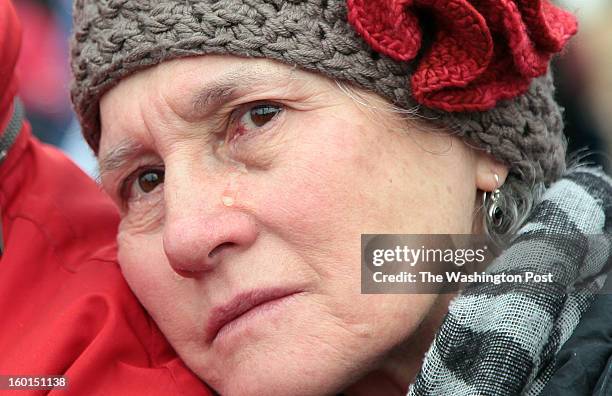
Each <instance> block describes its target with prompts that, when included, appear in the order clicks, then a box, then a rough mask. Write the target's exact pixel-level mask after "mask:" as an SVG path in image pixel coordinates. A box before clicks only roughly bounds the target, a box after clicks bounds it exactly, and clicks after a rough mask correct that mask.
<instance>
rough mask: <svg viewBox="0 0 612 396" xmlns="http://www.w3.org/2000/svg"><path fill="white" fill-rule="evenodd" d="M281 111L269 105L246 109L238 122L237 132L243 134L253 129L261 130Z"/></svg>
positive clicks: (279, 108) (275, 106)
mask: <svg viewBox="0 0 612 396" xmlns="http://www.w3.org/2000/svg"><path fill="white" fill-rule="evenodd" d="M282 111H283V109H282V107H280V106H278V105H274V104H269V103H266V104H260V105H256V106H251V107H248V108H247V109H246V110H245V111H244V113H243V114H242V115H241V116H240V119H239V120H238V131H237V132H238V134H244V133H246V132H249V131H251V130H253V129H259V128H263V127H265V126H266V124H268V123H269V122H271V121H272V120H274V118H276V117H277V116H278V115H279V114H280V113H281V112H282Z"/></svg>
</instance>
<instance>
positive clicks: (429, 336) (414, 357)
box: [343, 294, 455, 396]
mask: <svg viewBox="0 0 612 396" xmlns="http://www.w3.org/2000/svg"><path fill="white" fill-rule="evenodd" d="M454 297H455V295H454V294H441V295H439V296H438V298H437V299H436V302H435V303H434V306H433V307H432V309H431V311H430V312H429V314H428V315H427V316H426V318H425V319H424V320H423V322H421V324H420V325H419V327H418V329H417V330H416V332H415V333H414V334H412V335H411V336H410V337H409V338H408V339H407V340H405V341H404V342H403V343H402V344H400V345H399V346H397V347H396V348H394V349H393V350H391V351H390V353H389V354H388V355H387V356H386V357H385V359H383V361H382V362H381V363H380V364H379V365H378V366H377V367H376V368H375V369H374V370H373V371H370V372H368V373H367V374H366V375H365V376H364V377H362V378H361V379H359V380H358V381H357V382H355V383H354V384H353V385H351V386H349V387H348V388H347V389H346V390H345V391H344V392H343V394H344V395H346V396H366V395H367V396H396V395H398V396H399V395H402V396H403V395H405V394H406V393H407V392H408V386H409V385H410V384H411V383H412V382H414V380H415V378H416V376H417V374H418V373H419V370H420V369H421V365H422V362H423V359H424V357H425V353H426V352H427V351H428V350H429V346H430V345H431V343H432V342H433V339H434V336H435V333H436V331H437V329H438V328H439V327H440V326H441V325H442V321H443V319H444V316H445V315H446V313H447V312H448V305H449V303H450V301H451V300H452V299H453V298H454Z"/></svg>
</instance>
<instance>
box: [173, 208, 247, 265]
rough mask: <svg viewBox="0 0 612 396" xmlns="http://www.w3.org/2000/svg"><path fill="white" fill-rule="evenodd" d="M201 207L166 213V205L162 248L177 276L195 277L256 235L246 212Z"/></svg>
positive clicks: (229, 257) (240, 248) (229, 255)
mask: <svg viewBox="0 0 612 396" xmlns="http://www.w3.org/2000/svg"><path fill="white" fill-rule="evenodd" d="M204 211H205V210H204V209H202V210H199V211H193V210H188V209H185V208H183V210H180V209H179V210H178V212H179V213H174V214H169V213H168V209H166V216H167V217H166V222H165V225H164V236H163V244H164V251H165V253H166V257H167V258H168V261H169V262H170V265H171V266H172V268H173V269H174V271H175V272H176V273H178V274H179V275H181V276H185V277H198V276H200V275H202V274H203V273H205V272H207V271H210V270H212V269H214V268H215V267H216V266H218V265H219V264H220V263H221V262H222V261H223V260H231V257H232V255H234V254H236V253H238V252H241V251H244V250H246V249H247V248H248V247H249V246H251V245H252V244H253V243H254V242H255V240H256V239H257V227H256V225H255V224H254V222H253V221H252V219H251V218H250V216H249V215H248V214H246V213H242V212H239V211H236V210H232V209H230V208H225V207H219V208H217V209H212V210H210V211H206V212H208V213H202V212H204ZM198 212H199V213H198Z"/></svg>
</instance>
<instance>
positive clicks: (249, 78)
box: [191, 66, 283, 114]
mask: <svg viewBox="0 0 612 396" xmlns="http://www.w3.org/2000/svg"><path fill="white" fill-rule="evenodd" d="M274 77H276V78H277V79H278V77H281V78H282V77H283V76H281V75H279V74H278V73H272V72H270V71H262V70H261V69H258V68H256V67H245V66H243V67H240V68H238V69H235V70H231V71H229V72H227V73H225V74H224V75H222V76H220V77H219V78H217V79H216V80H215V81H212V82H211V83H210V84H206V86H204V87H201V88H199V89H197V90H196V92H195V94H194V95H193V96H192V99H191V109H192V110H193V111H194V112H196V114H206V113H207V112H208V111H210V110H211V109H213V108H216V107H219V106H220V105H221V104H223V103H226V102H228V101H230V100H232V99H235V98H236V97H237V96H238V94H239V93H240V92H246V91H252V90H253V89H254V88H255V87H258V86H266V85H275V83H274V81H275V80H274ZM276 85H278V82H277V83H276Z"/></svg>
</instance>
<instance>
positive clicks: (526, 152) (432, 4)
mask: <svg viewBox="0 0 612 396" xmlns="http://www.w3.org/2000/svg"><path fill="white" fill-rule="evenodd" d="M444 3H447V4H444ZM451 3H452V4H451ZM471 3H478V4H477V5H472V4H471ZM480 3H491V4H493V5H491V4H490V5H488V6H485V5H483V4H480ZM494 3H496V2H495V1H491V2H476V1H471V0H449V1H448V2H440V1H433V0H349V1H344V0H188V1H186V0H160V1H150V0H76V1H75V3H74V37H73V40H72V52H71V57H72V62H71V64H72V71H73V74H74V81H73V84H72V88H71V92H72V100H73V102H74V106H75V109H76V112H77V114H78V116H79V118H80V121H81V124H82V127H83V133H84V136H85V138H86V140H87V142H88V143H89V144H90V146H91V147H92V148H93V150H94V151H95V152H97V150H98V145H99V140H100V120H99V100H100V98H101V97H102V95H104V93H106V92H107V91H108V90H109V89H111V88H112V87H113V86H114V85H116V84H117V83H118V82H119V81H120V80H121V79H123V78H125V77H126V76H128V75H130V74H133V73H135V72H136V71H138V70H141V69H144V68H147V67H150V66H153V65H156V64H159V63H160V62H163V61H165V60H169V59H174V58H179V57H186V56H194V55H202V54H232V55H238V56H245V57H261V58H269V59H275V60H278V61H281V62H284V63H286V64H289V65H296V66H299V67H301V68H303V69H305V70H309V71H314V72H317V73H321V74H324V75H326V76H328V77H330V78H332V79H335V80H340V81H346V82H349V83H352V84H354V85H356V86H358V87H361V88H364V89H366V90H369V91H373V92H375V93H377V94H379V95H381V96H382V97H384V98H386V99H387V100H389V101H390V102H392V103H393V104H395V105H398V106H400V107H402V108H405V109H417V110H418V113H420V114H422V115H425V116H426V117H427V118H428V119H431V120H432V121H431V122H434V123H438V124H439V125H441V126H443V127H445V128H447V129H450V130H451V131H452V132H454V133H456V134H457V135H459V136H462V137H464V138H466V139H467V140H468V141H469V142H470V143H471V144H473V145H475V146H478V147H481V148H483V149H484V150H487V151H488V152H490V153H491V154H492V155H493V156H494V157H496V158H497V159H499V160H500V161H502V162H504V163H506V164H508V165H510V167H511V171H510V177H511V178H514V179H516V180H520V181H521V182H522V183H527V184H532V183H534V182H541V181H543V182H546V183H549V182H551V181H553V180H555V179H556V178H557V177H558V176H559V175H560V174H561V173H562V172H563V170H564V169H565V140H564V137H563V122H562V117H561V111H560V109H559V107H558V105H557V104H556V103H555V101H554V99H553V90H554V88H553V85H552V81H551V77H550V75H549V73H547V67H548V63H549V60H550V57H551V56H552V54H553V53H554V52H558V51H560V50H561V48H562V47H563V45H564V44H565V42H566V41H567V39H568V38H569V37H570V36H571V35H572V34H574V33H575V30H576V24H575V21H574V20H573V18H572V17H571V15H569V14H567V13H566V12H564V11H562V10H559V9H557V8H556V7H553V6H552V5H550V4H549V3H548V1H547V0H541V1H540V0H515V1H514V2H512V1H510V2H502V1H499V2H498V3H499V4H494ZM508 3H509V4H510V6H508ZM440 4H442V5H440ZM502 19H504V20H505V21H504V23H505V25H504V24H502V22H501V20H502ZM559 20H561V22H562V23H560V22H559ZM508 21H510V22H508Z"/></svg>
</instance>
